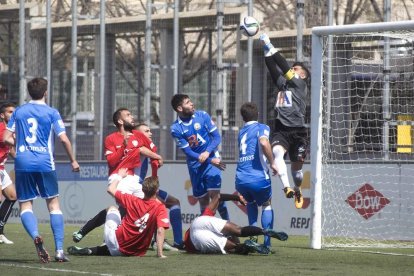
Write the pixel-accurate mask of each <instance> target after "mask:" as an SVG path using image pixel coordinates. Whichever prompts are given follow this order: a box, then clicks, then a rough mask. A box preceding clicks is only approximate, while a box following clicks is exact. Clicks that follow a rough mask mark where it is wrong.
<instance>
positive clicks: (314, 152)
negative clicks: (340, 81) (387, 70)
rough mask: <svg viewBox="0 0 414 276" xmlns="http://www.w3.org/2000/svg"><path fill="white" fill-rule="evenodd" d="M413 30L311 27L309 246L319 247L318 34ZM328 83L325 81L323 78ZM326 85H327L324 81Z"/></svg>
mask: <svg viewBox="0 0 414 276" xmlns="http://www.w3.org/2000/svg"><path fill="white" fill-rule="evenodd" d="M379 30H381V31H399V30H401V31H403V30H411V31H412V30H414V21H399V22H383V23H369V24H354V25H341V26H323V27H314V28H312V59H311V62H312V64H311V65H312V73H311V79H312V85H311V96H312V98H311V107H312V108H311V231H310V247H311V248H313V249H321V247H322V204H323V202H322V131H323V126H322V92H323V91H322V88H323V82H322V70H323V62H324V60H323V51H324V49H323V39H322V36H324V37H328V38H329V36H330V35H340V34H352V33H369V32H378V31H379ZM326 81H327V82H329V80H326ZM328 85H329V84H328Z"/></svg>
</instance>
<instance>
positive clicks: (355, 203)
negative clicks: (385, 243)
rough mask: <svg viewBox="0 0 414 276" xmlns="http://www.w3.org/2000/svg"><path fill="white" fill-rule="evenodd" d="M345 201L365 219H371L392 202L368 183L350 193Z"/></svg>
mask: <svg viewBox="0 0 414 276" xmlns="http://www.w3.org/2000/svg"><path fill="white" fill-rule="evenodd" d="M345 201H346V202H347V203H348V204H349V205H350V206H351V207H352V208H353V209H355V210H356V211H357V212H358V213H359V214H360V215H361V216H362V217H363V218H364V219H369V218H370V217H372V216H373V215H375V214H376V213H378V212H379V211H381V209H382V208H384V207H385V206H386V205H387V204H388V203H390V201H389V200H388V198H386V197H384V195H383V194H381V193H380V192H378V191H377V190H375V189H374V187H372V186H371V185H369V184H368V183H366V184H365V185H363V186H362V187H361V188H359V189H358V190H357V191H356V192H354V193H353V194H352V195H350V196H349V197H348V198H347V199H346V200H345Z"/></svg>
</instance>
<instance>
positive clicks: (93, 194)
mask: <svg viewBox="0 0 414 276" xmlns="http://www.w3.org/2000/svg"><path fill="white" fill-rule="evenodd" d="M80 165H81V171H80V173H78V174H75V173H72V172H71V168H70V165H69V164H60V163H59V164H57V166H56V170H57V174H58V178H59V192H60V204H61V209H62V211H63V214H64V217H65V222H66V223H68V224H83V223H85V222H86V221H87V220H88V219H90V218H91V217H93V216H94V215H96V214H97V213H98V212H99V211H100V210H102V209H104V208H106V207H108V206H109V205H113V204H114V200H113V199H112V198H111V197H110V196H109V195H108V194H107V193H106V186H107V174H108V169H107V166H106V163H105V162H92V163H81V164H80ZM12 169H13V165H12V164H8V165H7V166H6V170H7V171H8V172H11V171H12ZM304 169H305V171H308V170H309V166H308V165H306V166H305V168H304ZM235 170H236V165H235V164H228V165H227V169H226V171H224V172H223V174H222V192H224V193H234V192H235V186H234V175H235ZM11 174H13V172H11ZM308 175H309V173H308V172H307V173H305V181H304V185H303V194H304V197H305V205H304V208H303V209H301V210H297V209H296V208H295V206H294V203H293V200H291V199H289V200H288V199H286V198H285V197H284V194H283V191H282V186H281V183H280V181H279V179H278V178H273V199H272V205H273V208H274V210H275V224H274V225H275V226H274V228H276V229H278V230H281V231H285V232H287V233H289V234H291V235H308V234H309V227H310V223H309V217H310V211H309V209H310V206H309V195H310V190H309V188H310V185H309V179H308V177H307V176H308ZM159 176H160V185H161V189H163V190H165V191H167V192H168V193H170V194H171V195H173V196H174V197H176V198H178V199H179V200H180V202H181V212H182V221H183V228H184V229H187V227H188V226H189V224H190V223H191V222H192V221H193V220H194V218H195V217H196V216H197V215H199V212H200V211H199V205H198V202H197V200H196V199H195V198H193V197H192V190H191V184H190V180H189V176H188V171H187V166H186V164H184V163H180V164H177V163H174V164H168V163H167V164H164V166H163V167H162V168H161V169H160V170H159ZM227 206H228V208H229V212H230V220H231V221H233V222H235V223H237V224H239V225H247V224H248V221H247V215H246V213H245V212H244V211H243V210H244V208H243V206H239V205H237V204H235V203H233V202H227ZM34 212H35V214H36V215H37V217H38V220H39V222H40V223H43V222H48V221H49V214H48V211H47V208H46V204H45V202H44V200H41V199H37V200H35V201H34ZM19 213H20V212H19V208H18V205H17V204H16V205H15V206H14V208H13V212H12V214H11V216H10V218H9V222H11V223H13V222H16V223H20V218H19ZM259 213H260V212H259ZM259 224H260V217H259Z"/></svg>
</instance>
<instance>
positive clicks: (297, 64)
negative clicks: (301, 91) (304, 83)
mask: <svg viewBox="0 0 414 276" xmlns="http://www.w3.org/2000/svg"><path fill="white" fill-rule="evenodd" d="M295 66H300V67H302V69H303V70H304V71H305V73H306V78H305V79H306V80H308V79H310V76H311V74H310V72H309V69H308V67H306V65H305V64H304V63H303V62H300V61H296V62H295V63H293V65H292V67H295Z"/></svg>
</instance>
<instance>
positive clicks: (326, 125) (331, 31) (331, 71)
mask: <svg viewBox="0 0 414 276" xmlns="http://www.w3.org/2000/svg"><path fill="white" fill-rule="evenodd" d="M312 33H313V34H312V105H311V109H312V115H311V116H312V128H311V129H312V137H311V158H312V160H311V163H312V178H313V185H312V186H314V187H313V195H314V197H313V212H312V232H311V247H313V248H321V247H414V146H413V142H414V138H413V136H414V135H413V134H414V55H413V54H414V41H413V40H414V23H413V22H412V21H411V22H408V21H402V22H393V23H374V24H360V25H352V26H351V25H350V26H337V27H317V28H314V29H313V32H312Z"/></svg>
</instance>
